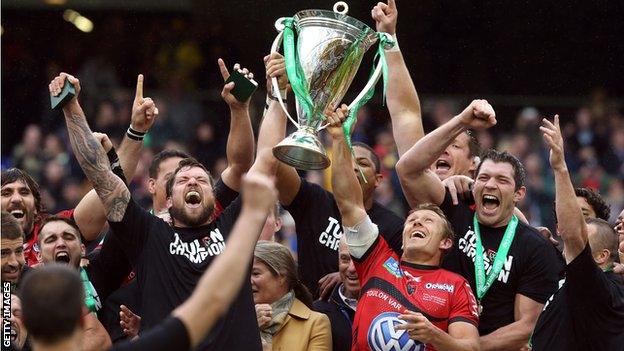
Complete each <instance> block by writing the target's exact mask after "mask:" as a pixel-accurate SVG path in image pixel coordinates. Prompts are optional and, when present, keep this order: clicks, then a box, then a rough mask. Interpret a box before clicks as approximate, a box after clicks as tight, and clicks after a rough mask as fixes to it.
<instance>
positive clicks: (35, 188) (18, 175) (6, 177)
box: [0, 168, 45, 213]
mask: <svg viewBox="0 0 624 351" xmlns="http://www.w3.org/2000/svg"><path fill="white" fill-rule="evenodd" d="M0 178H2V180H1V183H2V185H0V186H5V185H7V184H11V183H14V182H17V181H18V180H19V181H22V182H24V184H26V186H27V187H28V188H29V189H30V191H31V192H32V194H33V197H34V198H35V209H36V210H37V212H38V213H42V212H44V210H45V209H44V208H43V203H42V202H41V190H40V189H39V184H37V182H36V181H35V180H34V179H33V177H31V176H30V174H28V173H27V172H24V171H22V170H21V169H19V168H9V169H7V170H6V171H4V172H2V175H1V176H0Z"/></svg>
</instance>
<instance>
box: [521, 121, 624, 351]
mask: <svg viewBox="0 0 624 351" xmlns="http://www.w3.org/2000/svg"><path fill="white" fill-rule="evenodd" d="M540 130H541V131H542V133H543V137H544V141H545V142H546V143H547V144H548V146H549V147H550V165H551V167H552V169H553V171H554V174H555V189H556V211H557V218H558V219H559V222H558V224H557V227H558V228H557V231H558V232H559V233H560V234H561V237H562V238H563V255H564V257H565V260H566V269H565V270H566V277H565V279H563V280H561V281H560V282H559V290H558V291H557V292H556V293H555V294H554V295H553V296H552V297H551V298H550V299H549V300H548V302H547V304H546V306H544V311H543V312H542V314H541V315H540V317H539V319H538V321H537V324H536V326H535V331H534V332H533V335H532V338H531V343H532V349H533V350H535V351H538V350H566V351H568V350H623V349H624V282H623V281H622V278H621V277H618V276H617V275H616V274H614V273H613V265H614V263H615V262H616V261H617V254H616V251H617V247H618V242H617V236H616V235H615V232H614V231H613V229H612V228H611V227H610V226H609V224H608V223H607V222H606V221H605V220H603V219H596V218H585V214H584V211H583V210H582V209H581V206H580V205H579V203H578V199H576V196H575V195H576V194H575V190H574V188H573V187H572V181H571V180H570V173H569V172H568V168H567V165H566V163H565V158H564V155H565V153H564V150H563V145H564V143H563V138H562V136H561V129H560V127H559V116H557V115H555V119H554V122H550V121H548V120H546V119H544V120H543V125H542V127H540Z"/></svg>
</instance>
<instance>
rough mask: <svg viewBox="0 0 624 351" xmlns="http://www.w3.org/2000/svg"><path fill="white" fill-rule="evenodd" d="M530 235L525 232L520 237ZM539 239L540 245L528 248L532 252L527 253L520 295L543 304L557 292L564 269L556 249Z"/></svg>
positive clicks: (519, 286) (519, 290) (520, 283)
mask: <svg viewBox="0 0 624 351" xmlns="http://www.w3.org/2000/svg"><path fill="white" fill-rule="evenodd" d="M521 225H523V224H520V223H519V224H518V226H519V227H518V228H520V226H521ZM530 234H531V233H526V232H525V233H520V234H519V235H530ZM537 235H539V234H537ZM539 239H540V242H539V243H537V244H536V245H533V247H527V248H526V250H528V251H530V252H527V253H528V255H527V257H528V261H527V262H525V266H526V268H525V269H524V271H523V272H521V277H520V280H519V282H518V293H519V294H522V295H524V296H526V297H528V298H530V299H532V300H535V301H537V302H539V303H542V304H543V303H546V301H547V300H548V298H549V297H550V296H552V294H554V293H555V291H557V288H558V286H559V284H558V282H559V275H560V273H561V271H562V268H563V267H562V266H561V261H559V259H558V257H557V253H556V252H555V250H556V249H555V247H554V246H552V245H551V244H550V243H548V242H547V241H546V240H544V239H542V238H541V237H539Z"/></svg>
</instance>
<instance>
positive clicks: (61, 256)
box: [54, 251, 69, 263]
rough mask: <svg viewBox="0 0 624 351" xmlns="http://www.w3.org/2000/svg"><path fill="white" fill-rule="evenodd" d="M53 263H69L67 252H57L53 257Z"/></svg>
mask: <svg viewBox="0 0 624 351" xmlns="http://www.w3.org/2000/svg"><path fill="white" fill-rule="evenodd" d="M54 261H56V262H59V263H69V252H67V251H60V252H58V253H57V254H56V256H55V257H54Z"/></svg>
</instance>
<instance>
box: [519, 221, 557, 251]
mask: <svg viewBox="0 0 624 351" xmlns="http://www.w3.org/2000/svg"><path fill="white" fill-rule="evenodd" d="M514 240H518V241H519V242H522V243H523V246H527V247H535V246H542V245H546V244H548V245H552V244H550V242H549V241H548V240H546V238H544V237H543V236H542V235H541V234H540V232H539V231H538V230H537V229H536V228H535V227H532V226H531V225H529V224H526V223H524V222H522V221H518V227H517V229H516V236H515V238H514Z"/></svg>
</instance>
